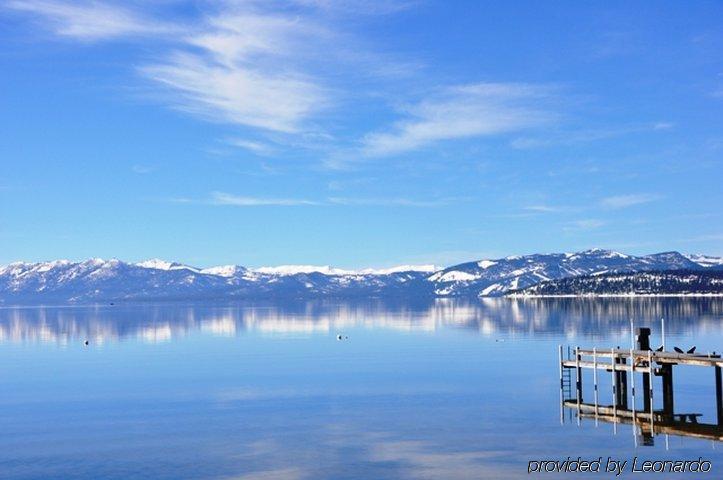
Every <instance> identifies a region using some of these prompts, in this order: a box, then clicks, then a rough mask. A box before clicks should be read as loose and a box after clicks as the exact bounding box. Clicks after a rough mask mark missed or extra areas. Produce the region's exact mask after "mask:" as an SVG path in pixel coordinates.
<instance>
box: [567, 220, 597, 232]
mask: <svg viewBox="0 0 723 480" xmlns="http://www.w3.org/2000/svg"><path fill="white" fill-rule="evenodd" d="M604 225H605V222H604V221H602V220H598V219H597V218H585V219H582V220H575V221H572V222H569V223H568V224H567V225H565V226H564V227H563V230H565V231H573V230H594V229H596V228H600V227H602V226H604Z"/></svg>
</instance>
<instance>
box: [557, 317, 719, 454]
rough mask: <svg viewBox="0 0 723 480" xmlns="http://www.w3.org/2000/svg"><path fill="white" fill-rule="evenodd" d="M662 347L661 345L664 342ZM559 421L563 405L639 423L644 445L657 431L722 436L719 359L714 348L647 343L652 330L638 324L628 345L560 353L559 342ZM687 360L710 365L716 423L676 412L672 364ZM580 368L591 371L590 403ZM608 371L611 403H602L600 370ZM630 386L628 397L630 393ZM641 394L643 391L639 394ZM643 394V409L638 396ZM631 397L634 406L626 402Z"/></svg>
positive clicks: (582, 415)
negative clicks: (658, 396)
mask: <svg viewBox="0 0 723 480" xmlns="http://www.w3.org/2000/svg"><path fill="white" fill-rule="evenodd" d="M663 348H664V347H663ZM559 361H560V368H559V371H560V403H561V407H560V408H561V412H560V415H561V417H560V418H561V420H564V412H563V410H564V409H565V408H568V409H571V410H575V411H576V412H577V416H578V419H580V418H594V419H595V421H596V422H597V421H598V420H601V421H605V422H610V423H614V424H616V425H617V424H618V423H629V424H632V425H633V427H634V428H636V427H637V428H639V429H640V432H641V434H642V436H643V438H644V444H652V441H653V438H654V435H655V434H658V433H663V434H673V435H684V436H691V437H697V438H705V439H711V440H717V441H723V382H722V381H721V367H723V358H721V355H719V354H716V353H715V352H713V353H708V354H696V353H679V352H668V351H664V350H660V351H657V350H656V351H653V350H651V348H650V329H649V328H639V329H638V330H637V336H636V341H635V343H634V344H632V345H631V348H629V349H622V348H620V347H617V348H609V349H597V348H593V349H583V348H579V347H576V348H574V349H570V348H568V352H567V355H566V356H563V347H562V346H560V347H559ZM676 365H689V366H695V367H712V368H713V377H714V379H715V402H716V403H715V405H716V423H701V422H699V419H700V417H701V416H702V415H701V414H699V413H676V412H675V396H674V389H673V367H674V366H676ZM583 370H592V375H593V402H590V401H587V402H586V401H584V398H583ZM602 372H607V373H608V374H609V376H610V379H611V380H610V382H611V384H612V402H611V403H610V404H607V403H605V404H601V403H600V398H599V391H598V385H599V383H598V381H599V376H600V375H599V374H600V373H602ZM636 374H639V375H640V376H641V377H642V382H641V383H642V389H641V391H638V390H636V381H635V380H636ZM655 377H660V378H661V382H662V394H663V399H662V408H661V409H656V408H655V402H654V395H653V391H654V388H653V379H654V378H655ZM628 391H630V397H628ZM641 394H642V395H641ZM639 396H642V408H641V409H638V408H637V403H636V398H637V397H639ZM628 398H630V400H631V403H632V405H628Z"/></svg>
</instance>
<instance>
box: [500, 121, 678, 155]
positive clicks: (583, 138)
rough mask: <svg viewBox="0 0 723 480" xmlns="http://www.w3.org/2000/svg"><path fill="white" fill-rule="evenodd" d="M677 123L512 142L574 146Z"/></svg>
mask: <svg viewBox="0 0 723 480" xmlns="http://www.w3.org/2000/svg"><path fill="white" fill-rule="evenodd" d="M674 126H675V125H674V124H673V123H671V122H655V123H650V124H645V125H629V126H623V127H617V128H598V129H588V130H578V131H568V132H556V133H547V134H545V136H544V137H543V136H539V137H519V138H515V139H514V140H512V141H511V142H510V146H511V147H513V148H517V149H531V148H543V147H554V146H563V147H567V146H573V145H579V144H585V143H590V142H597V141H600V140H607V139H610V138H616V137H622V136H625V135H632V134H635V133H644V132H653V131H661V130H669V129H671V128H673V127H674Z"/></svg>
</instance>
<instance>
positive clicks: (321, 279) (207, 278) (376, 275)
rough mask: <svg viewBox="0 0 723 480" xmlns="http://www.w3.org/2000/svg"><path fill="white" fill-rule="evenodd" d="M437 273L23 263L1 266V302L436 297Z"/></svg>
mask: <svg viewBox="0 0 723 480" xmlns="http://www.w3.org/2000/svg"><path fill="white" fill-rule="evenodd" d="M429 273H430V268H429V266H421V267H415V266H406V267H403V268H391V269H386V270H379V271H376V270H365V271H360V272H356V271H352V270H341V269H335V268H331V267H311V266H283V267H264V268H258V269H253V270H251V269H247V268H245V267H242V266H239V265H225V266H218V267H211V268H205V269H199V268H195V267H191V266H188V265H183V264H180V263H174V262H166V261H163V260H158V259H153V260H147V261H144V262H139V263H127V262H123V261H120V260H115V259H113V260H102V259H91V260H86V261H83V262H70V261H67V260H58V261H53V262H41V263H24V262H17V263H11V264H9V265H6V266H4V267H0V303H6V304H12V303H47V302H94V301H120V300H177V299H190V300H196V299H224V298H269V297H284V298H304V297H319V296H345V297H359V296H369V297H373V296H392V295H405V296H406V295H427V296H429V295H431V284H429V282H427V281H426V277H427V276H428V275H429Z"/></svg>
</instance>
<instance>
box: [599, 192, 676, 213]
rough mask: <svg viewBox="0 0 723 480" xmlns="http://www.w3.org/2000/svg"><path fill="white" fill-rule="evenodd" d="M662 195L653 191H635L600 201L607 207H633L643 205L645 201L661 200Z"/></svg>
mask: <svg viewBox="0 0 723 480" xmlns="http://www.w3.org/2000/svg"><path fill="white" fill-rule="evenodd" d="M661 198H662V197H661V196H660V195H655V194H651V193H633V194H629V195H614V196H611V197H606V198H603V199H602V200H601V201H600V205H601V206H603V207H605V208H612V209H619V208H627V207H633V206H635V205H641V204H644V203H650V202H654V201H656V200H660V199H661Z"/></svg>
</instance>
